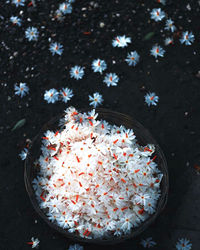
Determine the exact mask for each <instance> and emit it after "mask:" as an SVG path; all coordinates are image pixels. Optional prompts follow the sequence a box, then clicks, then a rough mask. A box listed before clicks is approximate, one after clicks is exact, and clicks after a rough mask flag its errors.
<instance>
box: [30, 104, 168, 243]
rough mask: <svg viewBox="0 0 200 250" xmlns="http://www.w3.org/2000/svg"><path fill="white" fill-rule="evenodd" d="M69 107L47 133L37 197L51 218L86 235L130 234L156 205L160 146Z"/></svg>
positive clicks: (36, 182)
mask: <svg viewBox="0 0 200 250" xmlns="http://www.w3.org/2000/svg"><path fill="white" fill-rule="evenodd" d="M97 117H98V114H97V113H96V112H95V110H92V111H90V112H82V113H81V112H78V111H77V110H76V109H75V108H73V107H70V108H67V109H66V111H65V115H64V118H62V119H61V121H60V126H61V128H59V129H58V130H56V132H54V131H52V130H47V131H46V132H45V133H44V135H43V137H42V146H41V155H40V156H39V158H38V159H37V160H36V162H35V165H36V168H37V170H38V171H37V175H36V176H35V178H34V179H33V181H32V186H33V189H34V191H35V195H36V199H37V202H38V205H39V207H40V209H42V210H43V211H44V212H45V214H46V216H47V218H48V220H50V221H51V222H52V223H55V224H56V225H57V226H59V227H61V228H62V229H64V230H65V231H66V232H69V233H77V234H78V235H79V236H80V237H82V238H85V239H99V238H100V239H101V238H103V237H104V238H105V237H106V238H108V237H110V236H112V237H113V236H114V237H115V238H120V237H123V236H125V235H126V236H127V235H130V234H131V232H132V230H133V229H134V230H136V229H137V227H139V226H141V225H142V224H143V223H144V222H145V221H146V220H147V219H148V218H149V217H150V216H151V215H153V214H154V213H155V212H156V210H157V203H158V201H159V199H160V196H161V194H162V193H161V190H160V183H161V181H162V179H163V173H162V172H161V171H160V170H159V169H160V168H159V167H158V166H157V163H156V161H155V159H156V155H155V146H154V145H153V144H147V145H144V146H141V145H139V144H138V142H137V139H136V135H135V133H134V131H133V130H132V129H129V128H126V127H125V126H123V125H121V126H117V125H115V124H114V125H112V124H109V123H108V122H107V121H105V120H101V119H97Z"/></svg>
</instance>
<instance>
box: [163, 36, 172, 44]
mask: <svg viewBox="0 0 200 250" xmlns="http://www.w3.org/2000/svg"><path fill="white" fill-rule="evenodd" d="M173 42H174V40H173V38H171V37H167V38H165V41H164V43H165V45H166V46H167V45H170V44H173Z"/></svg>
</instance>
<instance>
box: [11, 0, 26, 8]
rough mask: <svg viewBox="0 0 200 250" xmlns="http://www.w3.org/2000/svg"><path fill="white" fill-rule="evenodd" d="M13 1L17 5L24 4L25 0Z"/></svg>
mask: <svg viewBox="0 0 200 250" xmlns="http://www.w3.org/2000/svg"><path fill="white" fill-rule="evenodd" d="M12 3H13V4H15V5H16V7H19V6H24V3H25V0H12Z"/></svg>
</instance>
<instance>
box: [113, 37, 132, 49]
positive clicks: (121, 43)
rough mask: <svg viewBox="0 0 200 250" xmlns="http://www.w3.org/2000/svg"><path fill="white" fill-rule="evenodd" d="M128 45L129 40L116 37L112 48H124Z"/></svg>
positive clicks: (128, 38)
mask: <svg viewBox="0 0 200 250" xmlns="http://www.w3.org/2000/svg"><path fill="white" fill-rule="evenodd" d="M128 43H131V38H130V37H126V36H125V35H124V36H117V37H115V38H114V39H113V41H112V46H113V47H120V48H124V47H127V46H128Z"/></svg>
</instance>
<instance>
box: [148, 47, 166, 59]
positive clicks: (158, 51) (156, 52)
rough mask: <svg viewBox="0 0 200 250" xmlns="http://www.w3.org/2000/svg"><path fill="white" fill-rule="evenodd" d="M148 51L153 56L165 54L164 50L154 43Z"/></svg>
mask: <svg viewBox="0 0 200 250" xmlns="http://www.w3.org/2000/svg"><path fill="white" fill-rule="evenodd" d="M150 52H151V55H152V56H154V57H155V58H157V57H158V56H160V57H163V56H164V54H165V50H164V49H163V48H162V47H161V46H159V45H154V46H153V47H152V49H151V51H150Z"/></svg>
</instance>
